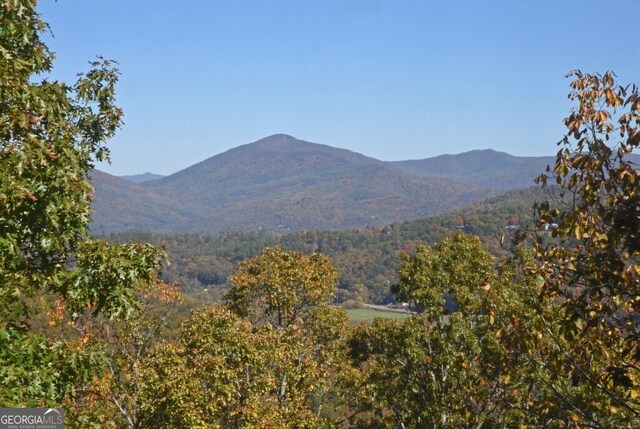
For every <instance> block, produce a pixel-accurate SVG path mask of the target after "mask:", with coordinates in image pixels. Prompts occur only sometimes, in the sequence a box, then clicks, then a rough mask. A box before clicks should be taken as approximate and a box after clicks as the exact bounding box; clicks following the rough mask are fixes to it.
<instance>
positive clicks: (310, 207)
mask: <svg viewBox="0 0 640 429" xmlns="http://www.w3.org/2000/svg"><path fill="white" fill-rule="evenodd" d="M141 186H143V187H144V188H145V189H147V190H148V191H150V192H153V193H155V194H157V195H160V196H163V197H165V198H168V199H171V200H173V201H176V202H178V203H179V204H180V205H181V206H183V207H189V208H193V209H194V210H196V211H198V212H199V213H200V217H199V218H198V219H195V220H193V221H192V222H190V224H189V225H185V226H184V228H181V229H186V230H197V231H215V232H229V231H242V230H261V231H268V232H287V231H293V230H309V229H339V230H343V229H353V228H363V227H366V226H372V225H384V224H387V223H391V222H399V221H403V220H409V219H417V218H420V217H424V216H429V215H432V214H437V213H442V212H444V211H446V210H449V209H451V208H453V207H458V206H461V205H464V204H467V203H469V202H472V201H477V200H479V199H482V198H484V197H486V196H487V195H489V192H488V191H487V190H485V189H482V188H480V187H477V186H473V185H467V184H461V183H454V182H451V181H449V180H444V179H440V178H428V177H420V176H416V175H412V174H407V173H404V172H402V171H398V170H395V169H393V168H390V167H389V165H388V164H387V163H385V162H382V161H379V160H376V159H373V158H369V157H366V156H364V155H361V154H358V153H355V152H351V151H348V150H344V149H336V148H333V147H330V146H326V145H321V144H316V143H309V142H305V141H302V140H298V139H295V138H293V137H291V136H288V135H284V134H276V135H273V136H270V137H267V138H264V139H262V140H259V141H257V142H254V143H251V144H248V145H243V146H240V147H237V148H234V149H231V150H229V151H227V152H225V153H222V154H220V155H216V156H214V157H211V158H209V159H206V160H204V161H202V162H200V163H198V164H195V165H193V166H191V167H189V168H187V169H185V170H182V171H179V172H178V173H175V174H173V175H171V176H168V177H165V178H163V179H160V180H154V181H151V182H145V183H142V184H141Z"/></svg>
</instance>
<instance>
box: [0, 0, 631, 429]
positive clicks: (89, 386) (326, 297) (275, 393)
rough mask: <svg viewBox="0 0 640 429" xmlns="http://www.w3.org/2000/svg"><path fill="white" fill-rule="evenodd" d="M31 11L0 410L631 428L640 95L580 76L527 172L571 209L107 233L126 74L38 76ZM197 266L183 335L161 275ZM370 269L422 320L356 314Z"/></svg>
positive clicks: (18, 75)
mask: <svg viewBox="0 0 640 429" xmlns="http://www.w3.org/2000/svg"><path fill="white" fill-rule="evenodd" d="M36 3H37V2H36V1H34V0H4V1H3V2H2V7H0V32H1V36H2V37H0V56H1V58H2V61H0V118H1V120H0V145H1V146H0V150H1V152H0V154H1V158H0V159H1V162H0V195H1V197H0V198H1V200H2V204H1V205H0V380H2V382H1V383H0V404H1V405H2V406H3V407H64V411H65V413H64V418H65V426H66V427H70V428H90V427H100V428H157V427H166V428H211V427H215V428H265V429H266V428H329V427H336V428H370V429H373V428H424V427H433V428H449V427H450V428H461V427H462V428H493V427H547V428H553V427H574V428H584V427H591V428H595V427H629V428H631V427H638V426H640V398H639V397H638V396H639V393H638V392H639V390H638V389H639V383H640V348H639V347H638V344H639V343H638V340H639V332H640V331H639V329H638V310H637V308H638V305H639V304H638V303H639V302H640V266H639V264H638V262H639V259H640V245H639V243H640V237H638V234H639V231H640V192H639V189H640V179H639V176H640V169H639V168H638V165H636V164H634V163H633V162H631V161H629V154H630V153H632V152H633V151H637V150H638V147H639V146H640V94H639V92H638V89H637V87H636V86H635V85H628V86H624V85H621V84H620V83H618V82H616V77H615V75H614V74H613V73H611V72H607V73H604V74H597V73H596V74H590V73H582V72H580V71H575V72H572V73H571V74H570V77H571V83H570V92H569V97H570V99H571V100H572V102H573V103H574V104H575V107H574V109H573V110H572V111H571V112H570V114H569V116H568V117H567V118H565V120H564V123H565V125H566V127H567V134H566V136H565V138H564V139H563V140H562V141H561V142H560V146H561V147H560V150H559V152H558V154H557V156H556V159H555V163H554V165H553V166H552V167H551V168H550V169H549V171H547V172H546V174H542V175H541V176H539V177H538V179H537V180H538V182H539V185H540V186H541V187H542V188H543V189H544V190H549V189H552V186H553V189H555V191H554V192H553V194H555V195H558V194H565V196H567V197H568V198H566V199H565V200H555V202H554V200H553V199H549V201H547V200H545V199H543V200H542V201H540V203H539V204H537V205H536V207H535V211H531V212H530V215H528V214H527V213H528V211H527V210H528V209H526V207H525V206H527V205H528V204H529V202H530V197H536V192H539V191H529V190H527V191H522V193H521V194H518V193H516V194H511V196H505V197H500V198H497V199H495V200H488V201H487V202H485V203H482V204H479V205H478V206H476V207H474V208H470V209H469V210H468V211H465V212H461V213H459V214H456V215H452V216H442V217H438V218H432V219H428V220H424V221H421V222H416V223H413V222H412V223H405V224H397V225H390V226H388V227H384V228H380V229H379V230H378V229H368V230H365V231H361V232H351V233H320V232H318V233H299V234H291V235H284V236H280V237H269V236H266V235H258V234H254V235H230V236H198V235H171V236H155V235H152V234H149V235H147V236H143V235H138V236H135V238H136V239H137V240H139V241H135V242H134V241H131V239H132V238H134V236H133V235H123V236H113V237H109V238H110V240H105V239H101V238H96V237H92V236H91V235H90V234H89V223H90V214H91V203H92V200H93V199H94V195H93V188H92V186H91V180H90V173H91V171H92V170H93V168H94V166H95V163H96V162H97V161H98V160H105V159H108V158H109V149H108V147H107V145H106V143H107V141H108V140H109V139H110V138H112V137H113V135H114V133H115V132H116V131H117V129H118V128H119V127H120V126H121V125H122V111H121V110H120V108H119V107H118V106H117V105H116V104H115V84H116V82H117V80H118V77H119V72H118V70H117V68H116V67H115V66H116V64H114V63H113V62H112V61H107V60H104V59H102V58H98V59H97V60H96V61H95V62H92V63H91V67H90V69H89V70H88V71H86V72H84V73H81V74H80V75H78V80H77V82H75V83H73V84H66V83H62V82H59V81H56V80H49V79H45V78H43V77H42V76H43V75H46V73H47V72H50V71H51V68H52V59H53V54H52V53H51V52H50V51H49V49H48V47H47V46H46V44H45V43H44V42H43V39H42V35H43V33H44V32H45V31H47V28H48V27H47V25H46V24H45V22H43V21H42V18H41V17H40V15H39V14H38V13H37V11H36ZM518 195H519V196H518ZM510 198H514V201H515V202H514V203H513V204H514V205H513V206H511V205H510V204H512V203H509V201H511V200H510ZM536 198H537V197H536ZM519 204H522V205H519ZM497 207H502V208H500V209H499V210H498V212H497V213H495V212H492V210H494V209H495V208H497ZM521 209H522V212H521V211H520V210H521ZM527 216H530V217H527ZM551 224H554V225H555V227H554V228H553V229H552V230H551V231H545V232H544V233H538V230H544V229H545V228H544V226H545V225H551ZM516 225H520V228H515V226H516ZM523 225H529V228H525V227H524V226H523ZM511 226H513V228H505V227H511ZM458 227H461V228H458ZM458 229H461V230H460V231H458ZM505 231H513V235H510V236H509V237H506V238H505V240H502V241H503V244H504V243H506V244H507V245H503V244H499V241H500V238H498V237H502V236H503V235H504V234H505ZM516 231H520V233H519V234H515V232H516ZM474 233H476V234H479V235H481V236H483V240H481V239H480V238H478V236H477V235H474ZM341 234H344V235H341ZM150 242H151V243H150ZM153 243H158V244H164V245H166V246H167V248H168V249H169V251H170V252H171V253H172V256H173V257H174V258H176V261H175V262H174V265H167V264H168V259H169V258H168V256H167V255H166V252H165V251H164V250H163V249H162V248H160V247H158V246H156V245H154V244H153ZM216 249H219V250H216ZM398 251H404V252H403V253H401V254H400V255H399V256H398ZM370 254H371V256H370ZM328 255H332V256H333V257H334V260H335V262H334V261H332V259H331V257H330V256H328ZM385 255H386V256H385ZM343 257H344V261H343V260H341V258H343ZM384 258H390V259H389V261H388V262H386V260H385V259H384ZM394 258H398V259H394ZM199 259H202V260H199ZM377 260H379V261H382V262H380V263H381V264H382V265H383V267H384V268H380V271H379V273H376V272H375V269H374V268H373V266H374V265H378V262H376V261H377ZM215 264H219V265H220V266H219V267H215V268H213V269H211V268H209V267H210V266H211V265H215ZM367 264H371V265H372V267H371V268H367V269H365V270H364V271H363V272H366V273H367V274H366V276H365V275H362V277H361V278H359V277H357V276H358V275H357V274H354V273H355V271H357V269H358V268H356V267H358V265H361V266H366V265H367ZM336 266H340V269H343V270H345V272H343V273H340V272H339V270H338V269H337V267H336ZM163 267H164V268H163ZM170 267H175V268H170ZM200 269H209V270H210V271H209V272H202V273H200V278H201V280H204V281H201V280H198V283H196V284H195V285H194V287H196V288H201V287H202V285H203V284H209V283H208V282H211V284H215V285H223V284H225V282H227V280H225V279H226V278H227V276H228V283H227V284H226V288H225V291H224V293H223V294H222V296H220V297H219V298H220V300H219V302H215V303H207V304H206V305H204V306H202V307H200V308H197V309H194V310H193V311H192V312H191V313H190V314H186V315H183V316H182V317H184V318H185V321H184V323H181V324H180V326H173V325H172V323H171V322H172V320H174V319H175V316H176V314H177V313H179V312H181V311H183V309H184V306H183V304H182V302H183V300H184V299H185V298H184V295H183V294H182V292H181V290H180V288H179V285H178V284H177V283H174V282H167V281H162V278H161V277H159V273H160V272H161V271H162V272H164V273H165V274H163V275H165V276H168V277H167V278H166V280H172V279H178V278H186V279H192V280H191V281H194V280H193V279H198V270H200ZM350 269H352V270H354V271H353V272H351V273H350V272H349V270H350ZM172 270H173V271H172ZM392 271H393V273H392ZM378 275H379V276H381V279H383V283H384V282H385V281H386V282H388V283H389V284H388V286H389V287H390V290H391V293H392V294H393V296H394V297H395V299H398V300H399V301H403V302H410V303H412V304H413V308H416V309H419V311H417V312H415V313H414V314H413V315H412V316H411V317H409V318H407V319H404V320H387V319H380V318H379V319H376V320H374V321H373V322H371V323H364V324H361V325H357V326H350V325H348V323H347V316H346V313H345V310H344V309H343V308H340V307H337V306H335V305H333V303H334V301H335V296H336V295H337V294H339V292H338V290H339V289H338V285H341V286H342V289H343V290H346V291H349V292H353V293H356V294H358V293H359V294H360V296H361V295H362V294H369V295H371V296H370V297H369V298H371V299H374V300H379V301H380V302H383V301H384V299H386V298H385V297H384V296H383V295H384V294H385V293H386V292H385V287H386V285H384V284H383V285H379V284H378V283H377V281H378V280H376V278H377V276H378ZM170 276H173V277H170ZM181 276H185V277H181ZM218 276H219V277H218ZM349 276H354V278H353V279H351V278H350V277H349ZM369 276H376V277H374V279H373V280H370V279H369ZM345 279H346V280H345ZM390 279H391V280H390ZM369 281H371V283H368V284H367V287H366V288H365V289H366V291H364V292H363V291H362V290H363V288H361V287H357V285H358V284H365V282H369ZM188 282H189V280H187V283H188ZM350 282H353V285H352V284H351V283H350ZM353 298H354V297H353V296H351V297H350V299H353ZM447 302H448V303H449V305H446V304H447Z"/></svg>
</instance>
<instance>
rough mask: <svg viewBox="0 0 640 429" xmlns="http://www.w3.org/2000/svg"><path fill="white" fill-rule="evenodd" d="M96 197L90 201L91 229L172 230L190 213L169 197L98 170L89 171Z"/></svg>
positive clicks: (94, 230) (181, 223) (182, 222)
mask: <svg viewBox="0 0 640 429" xmlns="http://www.w3.org/2000/svg"><path fill="white" fill-rule="evenodd" d="M91 178H92V182H93V186H94V188H95V194H96V200H95V201H94V202H93V210H94V213H93V215H92V223H91V231H92V232H94V233H97V234H105V233H109V232H116V231H128V230H148V231H158V232H170V231H174V227H175V226H176V225H184V224H186V223H188V222H189V220H190V219H192V218H193V217H194V213H192V212H190V211H189V210H188V209H184V208H183V207H181V206H180V205H178V204H177V203H176V202H175V201H172V200H171V199H168V198H165V197H162V196H160V195H157V194H155V193H153V192H150V191H148V190H146V189H144V188H142V187H140V185H138V184H135V183H131V182H129V181H126V180H124V179H121V178H119V177H116V176H112V175H110V174H107V173H103V172H101V171H98V170H94V171H93V172H91Z"/></svg>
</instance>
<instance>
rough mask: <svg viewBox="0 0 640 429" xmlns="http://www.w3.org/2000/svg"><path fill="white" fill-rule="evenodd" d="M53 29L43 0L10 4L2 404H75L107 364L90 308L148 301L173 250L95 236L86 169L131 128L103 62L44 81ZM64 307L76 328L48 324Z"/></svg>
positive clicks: (4, 79)
mask: <svg viewBox="0 0 640 429" xmlns="http://www.w3.org/2000/svg"><path fill="white" fill-rule="evenodd" d="M46 29H47V24H46V23H45V22H44V21H42V20H41V18H40V16H39V15H38V13H37V12H36V1H34V0H4V1H3V2H2V4H1V6H0V202H1V203H0V378H1V379H2V380H3V383H2V386H1V387H0V402H1V403H2V404H3V405H4V406H53V405H60V404H61V403H62V401H64V400H73V399H74V397H75V394H76V393H77V392H78V391H79V390H78V388H79V387H80V386H82V385H84V384H86V383H87V382H89V381H90V380H91V379H92V377H94V376H95V375H96V374H97V373H99V372H100V370H101V368H102V367H103V363H104V360H103V354H102V353H101V352H100V351H99V350H97V349H92V348H91V347H90V346H88V338H87V337H85V336H83V333H82V332H83V330H82V326H80V325H81V324H82V321H83V317H82V315H84V314H89V315H90V316H91V317H98V316H99V315H101V316H102V317H106V318H109V319H116V318H121V317H126V316H127V315H128V314H130V313H131V312H132V311H134V309H135V307H136V306H137V305H138V301H137V295H136V293H134V292H133V291H134V289H136V288H139V287H143V286H144V285H147V284H153V283H154V282H155V276H156V272H157V270H158V268H159V266H160V263H161V261H162V260H163V259H164V254H163V252H162V251H161V250H160V249H158V248H155V247H153V246H150V245H145V244H131V245H123V246H116V245H111V244H108V243H106V242H103V241H99V240H94V239H91V238H89V236H88V225H89V220H90V213H91V208H90V204H91V201H92V200H93V198H94V197H93V190H92V187H91V182H90V179H89V177H88V174H89V172H90V170H91V169H92V168H93V166H94V162H95V161H96V160H108V156H109V151H108V148H107V146H106V142H107V140H108V139H109V138H111V137H112V136H113V135H114V133H115V131H116V130H117V129H118V127H120V125H121V124H122V122H121V117H122V111H121V110H120V109H119V108H118V107H117V106H116V105H115V90H114V87H115V84H116V81H117V79H118V70H117V69H116V68H115V67H114V63H113V62H110V61H106V60H103V59H101V58H100V59H99V60H98V61H95V62H93V63H91V66H92V68H91V69H90V70H89V71H88V72H87V73H85V74H81V75H80V76H79V78H78V81H77V82H76V83H75V84H74V85H72V86H69V85H67V84H64V83H62V82H58V81H50V80H48V79H46V78H43V75H45V74H46V73H47V72H49V71H51V69H52V62H53V53H51V52H50V51H49V49H48V47H47V46H46V45H45V44H44V42H43V41H42V40H41V35H42V33H43V32H44V31H46ZM38 303H40V304H38ZM42 306H44V307H45V308H46V307H48V309H46V310H49V311H46V310H44V311H43V309H42ZM65 312H68V314H69V316H70V323H71V326H69V329H66V330H64V329H60V330H57V331H53V330H52V331H46V329H45V328H46V327H47V326H48V325H49V324H52V323H53V321H52V320H51V317H49V315H52V316H55V318H59V316H60V314H58V313H65ZM47 319H48V320H47ZM43 320H44V321H45V323H44V324H43V323H41V322H42V321H43ZM76 328H77V329H76ZM52 332H55V333H57V334H59V335H58V336H56V335H52ZM45 334H46V335H45Z"/></svg>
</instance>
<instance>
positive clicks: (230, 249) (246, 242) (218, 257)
mask: <svg viewBox="0 0 640 429" xmlns="http://www.w3.org/2000/svg"><path fill="white" fill-rule="evenodd" d="M549 195H550V194H549V193H547V192H544V191H541V190H540V189H538V188H528V189H522V190H517V191H511V192H508V193H505V194H502V195H499V196H496V197H492V198H489V199H487V200H485V201H483V202H480V203H476V204H473V205H471V206H469V207H467V208H465V209H462V210H460V211H459V212H456V213H449V214H445V215H438V216H433V217H429V218H425V219H421V220H417V221H412V222H403V223H397V224H391V225H387V226H384V227H380V228H368V229H364V230H354V231H313V232H296V233H290V234H285V235H281V236H274V235H269V234H260V233H238V234H226V235H221V236H220V235H207V234H156V233H144V232H127V233H118V234H111V235H109V236H108V238H109V239H110V240H112V241H114V242H118V243H124V242H128V241H147V242H151V243H154V244H156V245H162V246H165V247H166V249H167V251H168V252H169V254H170V255H171V261H172V262H171V264H170V265H169V266H168V267H166V268H165V269H164V271H163V275H164V278H165V280H167V281H176V280H177V281H180V282H181V283H182V284H183V285H184V286H185V288H188V289H193V290H194V291H197V290H201V289H203V288H208V289H209V293H210V294H211V293H213V294H214V295H215V291H216V289H225V288H226V287H228V280H227V279H228V277H229V276H230V275H231V273H232V272H233V270H234V268H235V266H236V265H237V264H238V262H240V261H242V260H243V259H245V258H248V257H251V256H255V255H257V254H258V253H260V252H261V251H262V249H263V248H265V247H269V246H275V245H280V246H282V247H284V248H286V249H288V250H296V251H300V252H304V253H307V254H311V253H313V252H316V251H319V252H322V253H325V254H327V255H329V256H331V257H332V259H333V261H334V264H335V265H336V267H337V268H338V270H339V272H340V273H341V276H340V281H339V288H340V289H339V293H338V300H339V302H342V301H348V300H352V299H355V298H356V295H355V294H356V289H357V287H358V285H363V286H364V291H365V296H363V297H362V298H364V299H366V300H367V301H368V302H375V303H385V302H388V300H390V299H392V296H391V294H390V292H389V286H390V284H391V283H393V281H394V279H395V270H396V268H397V266H398V264H399V262H400V257H399V255H400V253H401V252H402V251H406V250H407V249H409V248H411V247H412V246H413V244H415V243H418V242H426V243H434V242H436V241H438V240H441V239H442V238H444V237H446V236H449V235H452V234H455V233H456V232H457V231H458V227H460V226H463V225H464V224H465V223H466V225H467V229H468V230H469V231H471V232H473V233H474V234H477V235H478V236H480V237H481V239H482V240H483V242H484V243H485V245H486V246H488V248H489V249H490V250H491V252H492V253H493V254H495V255H505V254H506V253H507V252H508V249H509V246H510V245H511V239H510V237H511V236H514V235H515V232H516V231H517V230H518V228H519V227H522V228H526V227H527V226H528V227H530V228H533V226H534V208H533V206H534V203H535V202H536V201H541V200H544V199H546V198H548V197H549Z"/></svg>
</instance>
